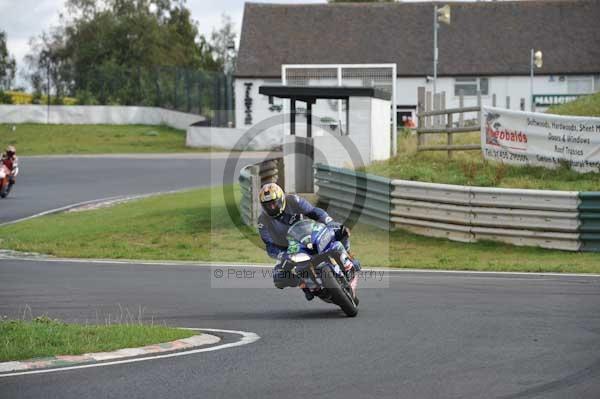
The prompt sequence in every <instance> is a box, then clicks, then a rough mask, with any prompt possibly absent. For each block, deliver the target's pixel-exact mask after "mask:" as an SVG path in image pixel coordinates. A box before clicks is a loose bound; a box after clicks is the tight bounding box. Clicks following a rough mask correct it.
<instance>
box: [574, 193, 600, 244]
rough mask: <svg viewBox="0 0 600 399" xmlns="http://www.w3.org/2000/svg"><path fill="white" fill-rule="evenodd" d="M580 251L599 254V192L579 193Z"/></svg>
mask: <svg viewBox="0 0 600 399" xmlns="http://www.w3.org/2000/svg"><path fill="white" fill-rule="evenodd" d="M579 198H580V200H581V203H580V204H579V212H580V213H579V218H580V219H581V229H580V231H581V243H582V250H583V251H589V252H600V192H598V191H596V192H587V193H579Z"/></svg>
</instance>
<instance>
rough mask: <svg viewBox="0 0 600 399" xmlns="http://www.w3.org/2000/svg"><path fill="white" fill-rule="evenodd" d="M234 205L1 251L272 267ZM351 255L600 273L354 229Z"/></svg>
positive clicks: (157, 216) (34, 235) (192, 207)
mask: <svg viewBox="0 0 600 399" xmlns="http://www.w3.org/2000/svg"><path fill="white" fill-rule="evenodd" d="M230 188H231V187H230ZM236 195H237V194H236ZM227 204H230V205H232V204H231V201H226V200H225V199H224V197H223V189H222V188H212V189H209V188H206V189H200V190H194V191H189V192H184V193H177V194H170V195H163V196H158V197H153V198H148V199H144V200H140V201H136V202H132V203H127V204H121V205H117V206H115V207H112V208H105V209H99V210H95V211H86V212H76V213H64V214H57V215H52V216H45V217H42V218H38V219H33V220H30V221H26V222H22V223H18V224H15V225H10V226H5V227H2V228H0V237H2V238H1V239H0V248H7V249H13V250H19V251H32V252H39V253H44V254H50V255H55V256H62V257H83V258H113V259H154V260H192V261H223V262H258V263H271V262H272V261H271V260H270V259H269V258H267V256H266V255H265V251H264V247H263V245H262V243H261V242H260V240H259V238H258V234H257V232H256V231H255V230H254V229H251V228H249V227H245V226H239V223H240V221H239V218H237V217H234V218H233V219H232V218H230V216H229V214H228V211H227V206H226V205H227ZM234 206H235V205H234ZM352 248H353V251H354V252H355V253H356V255H357V256H358V257H359V258H360V259H361V261H362V263H363V264H364V265H366V266H392V267H401V268H426V269H454V270H494V271H536V272H541V271H544V272H578V273H579V272H581V273H600V255H598V254H591V253H571V252H563V251H552V250H545V249H539V248H528V247H516V246H511V245H504V244H496V243H491V242H484V243H475V244H464V243H458V242H452V241H448V240H446V239H437V238H429V237H421V236H417V235H414V234H411V233H408V232H405V231H394V232H392V233H388V232H386V231H383V230H379V229H376V228H373V227H370V226H364V225H358V226H355V228H354V230H353V235H352ZM499 254H502V256H499Z"/></svg>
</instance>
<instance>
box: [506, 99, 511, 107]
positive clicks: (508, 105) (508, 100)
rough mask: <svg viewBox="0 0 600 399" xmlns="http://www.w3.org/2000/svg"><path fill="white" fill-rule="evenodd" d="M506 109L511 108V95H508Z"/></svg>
mask: <svg viewBox="0 0 600 399" xmlns="http://www.w3.org/2000/svg"><path fill="white" fill-rule="evenodd" d="M506 109H510V96H506Z"/></svg>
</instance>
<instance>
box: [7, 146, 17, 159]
mask: <svg viewBox="0 0 600 399" xmlns="http://www.w3.org/2000/svg"><path fill="white" fill-rule="evenodd" d="M16 153H17V149H16V148H15V146H14V145H9V146H8V147H6V156H8V157H9V158H10V157H13V156H15V154H16Z"/></svg>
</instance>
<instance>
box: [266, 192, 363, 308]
mask: <svg viewBox="0 0 600 399" xmlns="http://www.w3.org/2000/svg"><path fill="white" fill-rule="evenodd" d="M259 200H260V203H261V205H262V208H263V211H262V213H261V214H260V216H259V218H258V231H259V234H260V237H261V239H262V240H263V242H264V243H265V246H266V251H267V254H268V255H269V256H270V257H271V258H273V259H277V264H276V265H275V267H274V268H273V283H274V284H275V287H277V288H280V289H283V288H285V287H296V286H298V284H299V281H298V279H297V278H295V277H294V276H291V275H290V273H286V272H285V271H284V270H283V269H282V265H283V262H284V261H285V259H286V257H287V251H288V240H287V238H286V236H287V231H288V229H289V228H290V226H291V225H293V224H294V223H295V222H296V221H298V220H300V218H303V217H306V218H309V219H312V220H315V221H317V222H319V223H323V224H325V225H326V226H327V227H328V229H329V230H330V231H331V233H332V234H333V235H334V236H335V237H337V241H340V244H341V246H342V247H343V248H344V250H345V251H344V252H346V251H347V250H349V248H350V240H349V238H348V236H349V234H348V229H347V228H346V227H344V226H343V225H341V224H339V223H336V222H335V221H334V220H333V219H332V218H331V217H330V216H329V215H328V214H327V212H325V211H324V210H323V209H321V208H317V207H315V206H313V205H311V204H310V203H309V202H308V201H306V200H305V199H304V198H302V197H300V196H298V195H295V194H287V195H286V194H285V193H284V191H283V189H282V188H281V187H279V186H278V185H277V184H275V183H267V184H265V185H263V186H262V188H261V189H260V193H259ZM350 259H351V261H352V262H353V263H354V265H355V268H356V270H357V271H358V270H360V263H359V262H358V260H355V259H352V258H351V257H350ZM301 288H302V289H303V291H304V293H305V296H306V299H308V300H311V299H313V297H314V296H313V294H312V293H311V292H310V290H308V289H306V288H305V287H301Z"/></svg>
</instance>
